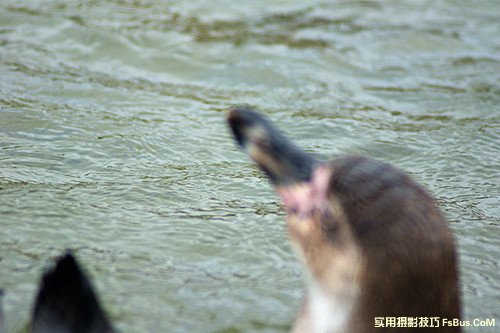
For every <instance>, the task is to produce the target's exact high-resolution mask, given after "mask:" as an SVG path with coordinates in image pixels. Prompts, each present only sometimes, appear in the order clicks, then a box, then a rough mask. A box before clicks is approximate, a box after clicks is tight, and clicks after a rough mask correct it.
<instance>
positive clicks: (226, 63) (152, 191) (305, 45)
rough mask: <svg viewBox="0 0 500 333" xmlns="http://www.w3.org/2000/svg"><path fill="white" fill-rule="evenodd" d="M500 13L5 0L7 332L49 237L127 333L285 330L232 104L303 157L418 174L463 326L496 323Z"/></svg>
mask: <svg viewBox="0 0 500 333" xmlns="http://www.w3.org/2000/svg"><path fill="white" fill-rule="evenodd" d="M499 16H500V2H499V1H495V0H491V1H486V0H485V1H472V0H469V1H467V0H447V1H446V0H440V1H431V0H428V1H425V0H418V1H417V0H415V1H384V0H380V1H310V2H307V4H305V2H304V3H302V4H301V3H299V2H295V1H285V0H283V1H272V2H269V1H252V2H246V1H240V2H239V3H235V2H234V1H189V2H188V1H147V0H144V1H140V0H137V1H132V0H130V1H127V0H121V1H120V0H116V1H86V2H81V3H77V2H71V1H6V0H3V1H2V2H1V3H0V219H1V222H0V223H1V224H0V287H2V288H5V289H6V291H7V293H6V295H5V300H4V303H5V304H4V308H5V316H6V320H7V329H8V332H19V331H20V330H22V328H23V327H24V326H25V325H26V324H27V322H28V319H29V312H30V308H31V303H32V300H33V297H34V293H35V291H36V287H37V283H38V280H39V276H40V274H41V272H42V271H43V269H44V268H45V267H46V266H47V264H48V263H50V262H51V260H52V259H53V258H54V257H55V256H57V255H59V254H60V253H61V252H62V251H63V249H65V248H72V249H75V251H76V253H77V255H78V257H79V258H80V260H81V261H82V262H83V264H84V265H85V267H86V268H87V271H88V272H89V273H90V274H91V276H92V278H93V280H94V283H95V285H96V287H97V289H98V290H99V293H100V295H101V298H102V300H103V302H104V304H105V307H106V309H107V311H108V312H109V313H110V315H111V317H112V319H113V321H114V322H115V323H116V326H117V327H118V328H119V329H121V330H122V331H123V332H283V331H286V330H287V329H288V326H289V324H290V322H291V321H292V320H293V317H294V314H295V312H296V310H297V308H298V306H299V303H300V298H301V294H302V292H301V288H302V276H301V270H300V267H299V265H298V263H297V262H296V260H295V257H294V255H293V253H292V252H291V249H290V247H289V245H288V241H287V238H286V234H285V228H284V219H283V215H284V212H283V210H282V209H281V206H280V204H279V201H278V199H277V198H276V196H275V195H274V193H273V192H272V190H271V188H270V186H269V184H268V183H267V181H266V180H265V179H264V178H263V176H262V175H261V174H260V172H258V171H257V170H256V169H255V168H254V167H253V166H252V165H251V163H250V162H249V161H248V160H247V159H246V156H244V154H242V153H241V152H239V151H238V150H237V148H236V147H235V145H234V144H233V142H232V139H231V137H230V135H229V133H228V131H227V130H226V127H225V123H224V112H223V110H224V109H225V108H227V107H228V106H230V105H232V104H240V103H249V104H252V105H254V106H256V107H258V108H259V109H260V110H262V111H264V112H265V113H266V114H268V115H269V117H270V118H271V119H273V120H274V121H275V122H276V123H277V124H278V125H279V126H280V127H281V128H283V129H284V130H285V131H286V132H287V133H288V134H289V136H290V137H292V138H293V139H294V140H295V141H296V142H297V143H298V144H299V145H300V146H302V147H304V148H305V149H307V150H308V151H311V152H313V153H315V154H317V155H319V156H322V157H324V158H328V157H331V156H334V155H335V154H343V153H364V154H369V155H372V156H375V157H377V158H380V159H382V160H385V161H389V162H391V163H394V164H396V165H398V166H400V167H401V168H403V169H405V170H407V171H408V172H409V173H411V174H412V175H413V176H414V178H416V179H417V180H418V181H420V182H421V183H423V184H425V185H426V186H427V187H428V188H429V189H430V190H431V191H432V192H433V193H434V195H435V196H436V197H437V198H438V202H439V204H440V206H441V208H442V209H443V211H444V212H445V213H446V215H447V217H448V219H449V221H450V223H451V226H452V228H453V230H454V232H455V235H456V238H457V240H458V248H459V253H460V264H461V280H462V291H463V299H464V305H465V309H464V319H468V320H472V319H474V318H495V319H496V321H497V323H496V325H497V326H498V325H499V324H500V323H499V321H500V308H499V304H500V288H499V281H500V273H499V267H498V266H499V258H500V248H499V238H500V232H499V216H500V208H499V206H500V205H499V202H500V200H499V198H500V191H499V166H500V163H499V162H500V161H499V156H500V149H499V146H500V144H499V143H500V130H499V128H500V37H499V36H500V25H499V23H498V17H499ZM488 330H490V331H494V330H495V329H494V328H489V329H487V328H469V329H467V330H466V331H468V332H485V331H488Z"/></svg>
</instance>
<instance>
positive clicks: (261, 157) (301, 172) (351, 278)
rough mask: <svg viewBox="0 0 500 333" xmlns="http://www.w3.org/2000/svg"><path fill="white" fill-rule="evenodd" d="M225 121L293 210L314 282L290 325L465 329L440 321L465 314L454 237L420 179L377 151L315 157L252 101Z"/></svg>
mask: <svg viewBox="0 0 500 333" xmlns="http://www.w3.org/2000/svg"><path fill="white" fill-rule="evenodd" d="M227 121H228V125H229V127H230V129H231V130H232V133H233V135H234V138H235V140H236V142H237V143H238V144H239V145H240V146H241V147H242V148H243V149H244V150H245V151H246V152H247V153H248V154H249V155H250V157H251V158H252V160H253V161H254V162H255V163H256V164H257V166H258V167H259V168H260V169H261V170H262V171H263V172H264V173H265V174H266V175H267V176H268V178H269V179H270V181H271V183H272V184H273V185H274V187H275V189H276V191H277V193H278V195H279V196H280V197H281V199H282V201H283V204H284V206H285V207H286V209H287V211H288V216H287V228H288V233H289V237H290V239H291V242H292V244H293V245H294V247H295V248H296V249H297V252H298V254H299V257H300V258H301V260H302V262H303V264H304V268H305V269H304V271H305V278H306V285H307V287H306V295H305V299H304V302H303V306H302V309H301V311H300V313H299V314H298V316H297V319H296V321H295V324H294V326H293V332H308V333H309V332H318V333H320V332H321V333H327V332H328V333H338V332H345V333H347V332H352V333H368V332H370V333H373V332H386V331H390V332H420V331H427V330H428V329H429V328H427V327H429V326H430V327H438V328H435V329H434V331H439V332H460V331H461V328H460V327H448V326H443V324H442V320H443V319H445V318H446V319H449V320H451V319H454V318H460V315H461V304H460V297H459V294H460V292H459V286H458V273H457V255H456V252H455V245H454V239H453V236H452V234H451V232H450V230H449V228H448V225H447V223H446V221H445V219H444V218H443V215H442V214H441V212H440V210H439V209H438V207H437V206H436V204H435V202H434V199H433V198H432V197H431V195H429V194H428V193H427V191H426V190H425V189H424V188H423V187H422V186H420V185H419V184H417V183H416V182H415V181H413V180H412V179H411V178H410V177H409V176H408V175H407V174H406V173H404V172H403V171H400V170H398V169H396V168H394V167H393V166H391V165H389V164H387V163H383V162H380V161H377V160H375V159H373V158H370V157H363V156H344V157H339V158H336V159H334V160H333V161H331V162H321V161H318V160H316V159H315V158H313V157H312V156H311V155H310V154H308V153H306V152H304V151H302V150H301V149H299V148H298V147H297V146H296V145H294V144H293V143H292V142H291V141H289V140H288V139H287V138H286V137H285V136H284V135H283V134H282V133H281V132H280V131H278V130H277V129H276V128H275V127H274V126H273V125H272V124H271V123H270V121H269V120H267V119H266V118H265V117H264V116H262V115H261V114H259V113H257V112H256V111H254V110H252V109H251V108H250V107H247V106H242V107H234V108H232V109H230V111H229V112H228V114H227ZM401 318H402V319H401ZM422 318H423V319H422ZM425 318H427V319H425ZM396 321H397V322H396ZM426 326H427V327H426ZM391 327H396V328H391Z"/></svg>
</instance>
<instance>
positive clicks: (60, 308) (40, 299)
mask: <svg viewBox="0 0 500 333" xmlns="http://www.w3.org/2000/svg"><path fill="white" fill-rule="evenodd" d="M31 332H33V333H105V332H108V333H111V332H114V330H113V328H112V326H111V324H110V322H109V320H108V318H107V317H106V314H105V313H104V311H103V310H102V308H101V305H100V304H99V300H98V299H97V296H96V294H95V293H94V290H93V288H92V285H91V283H90V281H89V280H88V278H87V277H86V276H85V274H84V272H83V271H82V270H81V268H80V267H79V265H78V263H77V261H76V259H75V258H74V257H73V255H72V254H71V252H69V251H68V252H67V253H66V254H65V255H63V256H61V257H60V258H59V259H58V260H57V263H56V265H55V267H54V268H53V269H51V270H48V271H47V272H46V273H45V274H44V275H43V278H42V281H41V284H40V289H39V291H38V295H37V297H36V301H35V306H34V310H33V322H32V326H31Z"/></svg>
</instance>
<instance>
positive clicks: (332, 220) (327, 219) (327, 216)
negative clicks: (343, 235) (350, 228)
mask: <svg viewBox="0 0 500 333" xmlns="http://www.w3.org/2000/svg"><path fill="white" fill-rule="evenodd" d="M320 221H321V226H322V227H323V229H324V230H325V231H327V232H334V231H337V229H338V227H339V221H338V219H337V217H336V216H335V214H333V212H332V211H331V210H330V209H327V210H325V211H322V212H321V216H320Z"/></svg>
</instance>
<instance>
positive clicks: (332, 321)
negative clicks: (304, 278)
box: [308, 284, 355, 333]
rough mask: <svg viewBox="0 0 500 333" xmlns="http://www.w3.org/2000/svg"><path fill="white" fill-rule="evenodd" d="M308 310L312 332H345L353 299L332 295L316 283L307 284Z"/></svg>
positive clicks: (352, 306)
mask: <svg viewBox="0 0 500 333" xmlns="http://www.w3.org/2000/svg"><path fill="white" fill-rule="evenodd" d="M308 296H309V299H308V301H309V302H308V307H309V308H308V312H309V314H310V316H311V322H312V324H313V326H314V333H340V332H345V330H346V328H347V327H346V325H347V324H348V321H349V319H350V317H351V313H352V310H353V308H354V302H355V300H354V299H353V298H352V297H334V296H333V297H332V295H327V294H325V292H324V291H323V290H321V287H320V286H318V285H317V284H311V285H310V286H309V295H308Z"/></svg>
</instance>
